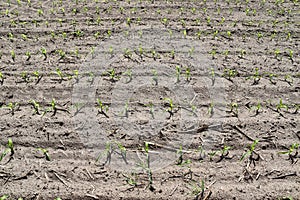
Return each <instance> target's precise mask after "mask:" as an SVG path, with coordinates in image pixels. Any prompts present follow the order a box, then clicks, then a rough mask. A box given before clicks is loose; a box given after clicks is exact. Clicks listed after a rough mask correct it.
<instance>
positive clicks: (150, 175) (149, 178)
mask: <svg viewBox="0 0 300 200" xmlns="http://www.w3.org/2000/svg"><path fill="white" fill-rule="evenodd" d="M144 151H145V153H146V166H145V169H146V172H147V175H148V186H147V188H149V190H150V191H154V190H155V188H154V187H153V177H152V171H151V169H150V155H149V143H148V142H145V147H144Z"/></svg>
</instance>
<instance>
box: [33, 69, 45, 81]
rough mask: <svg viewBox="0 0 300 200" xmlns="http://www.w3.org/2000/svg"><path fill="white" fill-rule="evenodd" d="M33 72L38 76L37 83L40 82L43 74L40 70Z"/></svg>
mask: <svg viewBox="0 0 300 200" xmlns="http://www.w3.org/2000/svg"><path fill="white" fill-rule="evenodd" d="M32 74H33V76H34V77H35V78H36V82H35V84H38V83H39V82H40V80H41V79H42V77H43V75H42V74H40V73H39V72H38V71H34V72H33V73H32Z"/></svg>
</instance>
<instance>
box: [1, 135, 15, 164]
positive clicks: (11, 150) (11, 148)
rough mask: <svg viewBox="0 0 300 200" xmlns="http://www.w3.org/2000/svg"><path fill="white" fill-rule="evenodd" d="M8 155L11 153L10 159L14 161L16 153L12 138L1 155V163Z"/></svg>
mask: <svg viewBox="0 0 300 200" xmlns="http://www.w3.org/2000/svg"><path fill="white" fill-rule="evenodd" d="M8 153H10V159H12V156H13V155H14V153H15V151H14V145H13V142H12V139H10V138H9V139H8V142H7V146H6V149H5V150H4V151H3V152H2V154H1V155H0V162H1V161H2V160H3V158H4V157H5V156H6V155H7V154H8Z"/></svg>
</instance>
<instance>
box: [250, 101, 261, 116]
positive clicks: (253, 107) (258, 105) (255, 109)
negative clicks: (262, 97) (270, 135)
mask: <svg viewBox="0 0 300 200" xmlns="http://www.w3.org/2000/svg"><path fill="white" fill-rule="evenodd" d="M251 110H254V111H255V116H257V115H258V114H259V113H260V112H261V103H260V102H258V103H257V105H255V106H252V107H251Z"/></svg>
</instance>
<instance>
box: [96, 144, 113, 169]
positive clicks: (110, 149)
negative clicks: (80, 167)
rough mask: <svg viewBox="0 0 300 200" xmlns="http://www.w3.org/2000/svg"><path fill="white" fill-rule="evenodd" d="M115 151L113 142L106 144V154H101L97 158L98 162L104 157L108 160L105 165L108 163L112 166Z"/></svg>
mask: <svg viewBox="0 0 300 200" xmlns="http://www.w3.org/2000/svg"><path fill="white" fill-rule="evenodd" d="M113 151H114V150H113V146H112V143H111V142H106V145H105V150H104V152H101V153H100V154H99V156H98V157H97V158H96V162H98V161H99V160H100V159H101V158H102V157H103V156H105V157H106V160H105V162H104V164H103V165H106V164H107V163H108V164H110V161H111V157H112V154H113Z"/></svg>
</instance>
